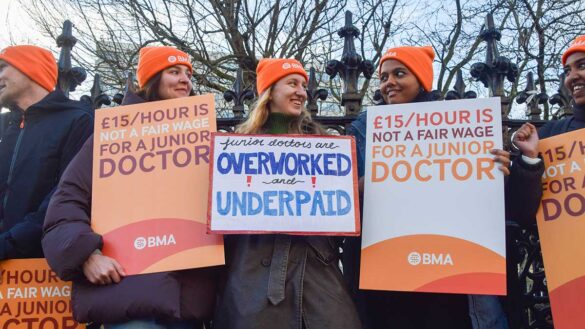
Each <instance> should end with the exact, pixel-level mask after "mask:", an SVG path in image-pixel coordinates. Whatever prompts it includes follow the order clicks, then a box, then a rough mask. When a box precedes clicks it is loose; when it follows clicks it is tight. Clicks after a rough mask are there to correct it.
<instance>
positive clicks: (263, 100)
mask: <svg viewBox="0 0 585 329" xmlns="http://www.w3.org/2000/svg"><path fill="white" fill-rule="evenodd" d="M256 73H257V82H256V87H257V90H258V93H259V95H260V96H259V98H258V100H257V102H256V104H255V106H254V109H253V110H252V111H251V112H250V115H249V117H248V119H247V120H246V121H245V122H244V123H243V124H242V125H240V126H239V127H238V130H237V131H238V132H239V133H245V134H255V133H264V134H325V131H324V130H323V129H322V128H321V127H320V126H319V125H318V124H317V123H315V122H313V120H312V119H311V116H310V114H309V113H308V111H307V110H306V108H305V106H304V104H305V101H306V100H307V93H306V91H305V88H306V85H307V73H306V72H305V70H304V69H303V67H302V65H301V63H299V62H298V61H296V60H294V59H262V60H261V61H260V63H259V64H258V67H257V69H256ZM224 241H225V247H226V278H225V282H224V284H223V289H221V293H220V297H219V303H218V308H217V310H216V316H215V320H214V328H216V329H251V328H257V329H285V328H286V329H302V328H308V329H321V328H336V329H345V328H347V329H359V328H360V327H361V325H360V323H359V320H358V316H357V312H356V310H355V307H354V304H353V302H352V300H351V298H350V297H349V293H348V291H347V289H346V287H345V285H344V283H343V278H342V275H341V271H340V269H339V266H338V264H339V257H338V244H337V241H336V240H335V239H334V238H332V237H321V236H298V235H295V236H292V235H286V234H266V235H228V236H225V237H224Z"/></svg>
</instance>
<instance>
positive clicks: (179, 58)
mask: <svg viewBox="0 0 585 329" xmlns="http://www.w3.org/2000/svg"><path fill="white" fill-rule="evenodd" d="M177 59H178V60H179V62H188V61H189V57H188V56H187V57H185V56H177Z"/></svg>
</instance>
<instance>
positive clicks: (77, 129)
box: [0, 46, 93, 260]
mask: <svg viewBox="0 0 585 329" xmlns="http://www.w3.org/2000/svg"><path fill="white" fill-rule="evenodd" d="M56 84H57V64H56V62H55V58H54V57H53V55H52V54H51V52H50V51H48V50H46V49H43V48H39V47H36V46H11V47H7V48H5V49H3V50H2V51H1V52H0V107H5V108H8V109H9V110H10V113H9V114H8V118H9V120H8V121H9V123H8V126H7V128H6V130H5V131H4V133H3V134H2V136H1V137H0V260H4V259H12V258H34V257H43V251H42V248H41V235H42V226H43V221H44V219H45V212H46V210H47V206H48V204H49V200H50V198H51V195H52V194H53V191H54V190H55V187H56V186H57V183H58V182H59V179H60V178H61V175H62V174H63V171H64V170H65V168H66V167H67V165H68V164H69V161H71V159H72V158H73V156H74V155H75V154H76V153H77V151H78V150H79V149H80V148H81V146H82V145H83V143H84V142H85V140H86V139H87V137H89V135H91V133H92V131H93V115H92V112H91V109H90V108H89V107H88V106H86V105H85V104H84V103H81V102H76V101H72V100H70V99H68V98H67V97H66V96H65V95H64V94H63V93H62V92H61V91H58V90H54V89H55V85H56Z"/></svg>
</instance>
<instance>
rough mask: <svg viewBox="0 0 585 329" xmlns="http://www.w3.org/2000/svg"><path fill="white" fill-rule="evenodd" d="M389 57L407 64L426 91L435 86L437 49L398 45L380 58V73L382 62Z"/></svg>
mask: <svg viewBox="0 0 585 329" xmlns="http://www.w3.org/2000/svg"><path fill="white" fill-rule="evenodd" d="M389 59H395V60H397V61H399V62H401V63H402V64H404V66H406V67H407V68H408V69H409V70H410V71H411V72H412V73H413V74H414V75H415V76H416V77H417V78H418V81H419V82H420V83H421V85H422V86H423V88H424V89H425V90H426V91H431V88H432V86H433V60H434V59H435V51H434V50H433V48H432V47H430V46H426V47H408V46H407V47H397V48H390V49H388V50H387V51H386V53H385V54H384V56H382V59H381V60H380V66H379V67H378V74H380V70H381V69H382V63H384V62H385V61H387V60H389Z"/></svg>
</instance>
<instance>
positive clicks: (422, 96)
mask: <svg viewBox="0 0 585 329" xmlns="http://www.w3.org/2000/svg"><path fill="white" fill-rule="evenodd" d="M434 57H435V53H434V51H433V49H432V48H431V47H409V46H406V47H397V48H391V49H388V51H387V52H386V53H385V54H384V56H383V57H382V59H381V60H380V66H379V69H378V73H379V78H380V92H381V94H382V98H383V99H384V103H385V104H405V103H415V102H427V101H431V94H430V92H431V88H432V83H433V59H434ZM348 134H350V135H353V136H355V138H356V146H357V156H358V172H359V176H360V177H361V178H360V189H361V190H363V176H364V167H365V155H366V152H365V147H366V112H362V113H361V114H360V115H359V116H358V118H357V119H356V120H355V121H354V122H353V123H352V124H351V126H350V128H349V130H348ZM492 154H493V155H494V160H495V161H496V162H498V163H500V166H499V169H500V170H501V171H502V172H503V173H504V174H505V175H508V174H509V173H510V171H509V165H510V160H509V153H508V152H506V151H503V150H492ZM360 245H361V240H360V238H352V239H347V240H346V248H345V253H346V254H347V258H346V259H345V262H344V264H345V265H346V269H347V271H346V272H345V273H346V277H347V278H348V280H349V282H352V284H351V286H352V287H353V289H352V292H353V293H354V294H355V296H356V298H357V300H358V306H359V308H360V313H361V315H362V320H363V321H364V323H365V326H366V327H367V328H372V329H379V328H403V329H404V328H413V329H414V328H416V329H420V328H423V329H424V328H451V329H452V328H469V327H470V324H469V318H468V317H467V316H466V304H467V298H466V297H465V296H463V295H454V294H429V293H425V294H421V293H403V292H382V291H359V290H358V288H357V283H358V282H359V275H358V270H357V269H358V268H359V253H360ZM477 298H478V297H476V296H470V297H469V306H470V309H473V308H475V307H476V306H477V305H478V304H484V302H485V301H486V300H485V299H484V298H483V297H479V299H480V301H477ZM487 298H488V302H490V304H491V301H493V300H494V299H495V297H491V296H488V297H487ZM495 302H496V303H497V304H496V305H497V306H498V307H499V309H497V310H498V313H499V314H498V315H496V317H497V318H498V320H497V321H500V322H502V321H504V322H505V318H504V316H503V312H502V311H501V307H500V306H499V303H498V302H497V299H496V300H495ZM494 309H495V308H494ZM472 313H473V312H472ZM471 315H472V317H473V315H474V314H471ZM473 320H474V319H473V318H472V322H473ZM476 322H477V321H476Z"/></svg>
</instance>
